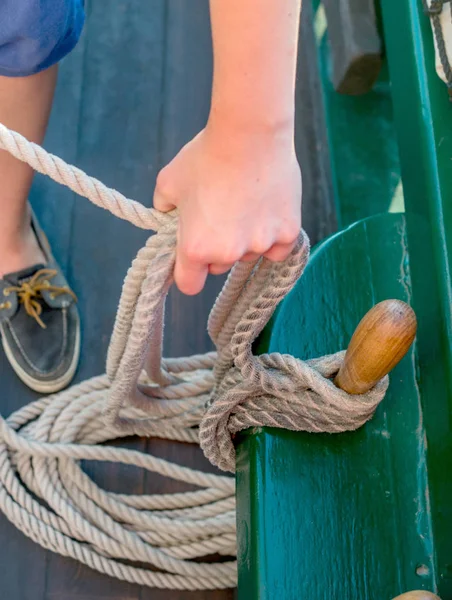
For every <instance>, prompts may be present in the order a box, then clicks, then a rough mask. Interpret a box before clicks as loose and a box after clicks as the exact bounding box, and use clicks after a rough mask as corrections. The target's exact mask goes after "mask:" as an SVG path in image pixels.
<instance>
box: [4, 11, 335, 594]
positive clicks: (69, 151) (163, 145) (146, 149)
mask: <svg viewBox="0 0 452 600" xmlns="http://www.w3.org/2000/svg"><path fill="white" fill-rule="evenodd" d="M87 13H88V18H87V25H86V28H85V32H84V36H83V39H82V41H81V42H80V44H79V46H78V47H77V49H76V50H75V51H74V52H73V54H72V55H71V56H70V57H68V58H67V59H66V60H65V62H64V63H63V64H62V65H61V70H60V80H59V86H58V91H57V98H56V102H55V107H54V111H53V115H52V120H51V125H50V129H49V133H48V137H47V140H46V147H47V148H48V149H49V150H50V151H52V152H54V153H56V154H58V155H60V156H62V157H63V158H64V159H65V160H67V161H69V162H71V163H75V164H77V165H78V166H80V167H81V168H82V169H84V170H86V171H87V172H88V173H90V174H91V175H94V176H96V177H97V178H98V179H101V180H102V181H104V182H105V183H106V184H108V185H110V186H113V187H115V188H117V189H119V190H121V191H122V192H123V193H124V194H126V195H127V196H129V197H131V198H134V199H136V200H139V201H140V202H142V203H144V204H146V205H148V206H149V205H150V204H151V202H152V193H153V188H154V184H155V178H156V175H157V172H158V170H159V168H160V167H162V166H163V165H164V163H165V162H167V161H168V160H169V159H170V158H171V157H172V156H174V154H175V153H176V152H177V151H178V150H179V149H180V147H181V146H182V145H183V144H184V143H185V142H187V141H188V140H189V139H190V138H191V137H192V136H193V135H194V134H195V133H197V132H198V131H199V130H200V128H201V127H202V126H203V125H204V123H205V120H206V117H207V114H208V109H209V98H210V84H211V72H212V56H211V41H210V30H209V16H208V2H207V0H189V1H187V0H147V1H138V0H102V1H101V2H99V1H97V0H91V1H90V2H88V5H87ZM303 20H304V23H303V26H302V29H303V32H302V38H303V52H302V57H301V61H300V66H299V73H300V77H299V89H298V116H297V118H298V134H297V145H298V151H299V154H300V158H301V161H302V165H303V168H304V198H305V200H304V213H305V217H304V224H305V227H306V228H307V230H308V233H309V234H310V236H311V239H312V240H314V241H315V240H316V239H318V238H319V237H320V236H322V237H323V236H324V235H325V234H326V233H328V232H330V231H331V230H332V228H334V214H333V213H334V211H333V209H332V206H331V194H330V184H329V175H328V156H327V153H326V141H325V140H326V136H325V133H324V124H323V121H322V118H321V114H322V102H321V98H320V92H319V90H320V86H319V81H318V76H317V73H316V68H315V62H316V61H315V50H314V43H313V34H312V30H311V27H310V25H309V23H310V15H309V6H308V3H306V11H305V14H304V19H303ZM32 202H33V205H34V207H35V209H36V211H37V213H38V216H39V217H40V219H41V222H42V224H43V226H44V229H45V230H46V232H47V233H48V236H49V238H50V241H51V243H52V245H53V248H54V252H55V254H56V256H57V258H58V260H59V261H60V263H61V265H62V266H63V268H64V270H65V273H66V274H67V276H68V279H69V281H70V282H71V284H72V286H73V288H74V290H75V292H76V293H77V296H78V298H79V308H80V312H81V315H82V320H83V342H82V359H81V363H80V368H79V370H78V373H77V381H80V380H83V379H86V378H88V377H91V376H93V375H97V374H100V373H102V372H103V371H104V362H105V356H106V351H107V347H108V342H109V337H110V332H111V329H112V325H113V319H114V315H115V311H116V306H117V302H118V298H119V293H120V289H121V284H122V280H123V277H124V275H125V273H126V270H127V268H128V266H129V264H130V261H131V259H132V258H133V256H134V255H135V253H136V251H137V250H138V248H139V247H140V246H141V245H143V244H144V242H145V239H146V232H143V231H141V230H137V229H135V228H133V227H132V226H131V225H129V224H127V223H125V222H122V221H119V220H118V219H116V218H114V217H113V216H111V215H109V214H108V213H107V212H105V211H102V210H100V209H98V208H95V207H94V206H92V205H91V204H90V203H89V202H88V201H86V200H84V199H80V198H78V197H76V196H75V195H74V194H73V193H71V192H69V191H68V190H65V189H63V188H61V187H60V186H58V185H56V184H53V183H52V182H49V181H48V180H46V179H44V178H42V177H37V178H36V180H35V185H34V189H33V194H32ZM221 284H222V279H221V278H218V277H217V278H211V279H210V280H209V281H208V284H207V286H206V289H205V291H204V292H203V293H202V294H201V295H200V296H198V297H196V298H187V297H183V296H182V295H181V294H179V293H178V292H177V291H175V290H173V291H172V292H171V294H170V299H169V302H168V309H167V322H168V326H167V329H166V340H165V354H166V355H168V356H178V355H179V356H180V355H186V354H191V353H193V352H201V351H205V350H207V349H208V348H210V343H209V340H208V337H207V333H206V327H205V325H206V319H207V315H208V312H209V310H210V307H211V305H212V303H213V300H214V298H215V296H216V294H217V293H218V291H219V289H220V287H221ZM0 381H1V383H2V392H3V393H2V398H1V406H0V410H1V412H2V414H3V415H7V414H9V413H10V412H12V411H13V410H14V409H16V408H18V407H20V406H22V405H24V404H26V403H28V402H30V401H31V400H33V399H34V397H35V396H34V394H33V393H32V392H30V391H29V390H28V389H26V388H25V387H24V386H23V385H22V384H21V383H20V382H19V381H18V380H17V379H16V377H15V376H14V375H13V374H12V372H11V370H10V369H9V366H8V364H7V363H6V360H5V358H4V356H3V354H0ZM133 443H134V445H135V447H137V448H139V449H141V450H143V451H145V450H146V449H148V450H149V451H152V452H158V453H159V454H160V455H161V456H166V457H169V456H171V457H176V459H177V458H180V460H181V461H183V462H184V464H187V465H198V464H199V463H200V462H201V463H202V464H206V461H205V460H204V459H203V457H202V456H201V453H200V451H199V450H198V449H197V448H193V447H190V446H186V445H180V444H179V445H177V444H176V445H174V444H173V445H171V444H166V443H164V442H162V441H156V440H148V441H146V440H142V441H140V440H135V441H134V442H133ZM208 468H209V465H206V469H208ZM87 470H88V471H89V473H90V474H91V475H93V476H94V477H95V478H96V480H97V481H99V482H100V483H101V484H102V485H104V486H105V487H107V488H108V489H112V490H118V491H119V490H121V491H129V492H131V493H141V492H151V491H152V492H156V491H160V492H168V491H173V490H176V489H177V488H176V486H175V485H174V486H171V485H170V484H168V483H167V482H165V483H164V482H163V481H162V480H161V479H158V478H151V477H149V476H148V477H146V476H145V475H144V474H142V473H137V472H136V471H135V470H133V469H132V470H128V469H126V468H124V467H121V468H118V467H116V466H114V465H100V464H97V465H92V464H90V465H87ZM0 539H1V543H2V548H1V555H0V556H1V560H0V597H1V598H8V599H9V600H100V599H102V600H148V599H149V600H150V599H151V598H152V600H158V599H162V600H163V599H166V598H172V599H174V600H176V599H181V600H182V599H184V600H188V599H189V598H193V599H194V598H196V599H197V600H203V599H205V600H207V599H209V600H214V599H216V600H220V599H224V600H226V599H227V598H233V597H234V592H233V591H227V592H205V593H202V592H199V593H198V592H195V593H182V592H167V591H159V590H150V589H145V588H139V587H138V586H133V585H129V584H126V583H122V582H118V581H116V580H113V579H110V578H108V577H105V576H102V575H100V574H98V573H96V572H93V571H91V570H90V569H88V568H86V567H84V566H82V565H80V564H78V563H76V562H75V561H72V560H69V559H64V558H62V557H60V556H56V555H54V554H51V553H49V552H46V551H44V550H43V549H42V548H40V547H39V546H37V545H35V544H34V543H33V542H31V541H30V540H28V539H27V538H25V537H24V536H23V535H22V534H21V533H20V532H18V531H17V530H16V529H15V528H14V527H13V526H12V525H10V524H9V522H8V521H7V520H6V519H5V518H4V517H2V516H1V515H0Z"/></svg>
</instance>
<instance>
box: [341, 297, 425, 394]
mask: <svg viewBox="0 0 452 600" xmlns="http://www.w3.org/2000/svg"><path fill="white" fill-rule="evenodd" d="M416 327H417V323H416V315H415V314H414V311H413V309H412V308H411V307H410V306H408V304H406V303H405V302H402V301H401V300H384V301H383V302H380V303H378V304H376V305H375V306H374V307H373V308H371V310H369V312H368V313H367V314H366V315H365V316H364V317H363V319H362V320H361V322H360V323H359V325H358V327H357V328H356V329H355V333H354V334H353V337H352V339H351V341H350V344H349V346H348V349H347V352H346V354H345V359H344V362H343V364H342V366H341V368H340V370H339V373H338V374H337V375H336V377H335V379H334V383H335V385H337V386H338V387H340V388H341V389H343V390H344V391H346V392H347V393H349V394H364V393H365V392H367V391H369V390H370V389H371V388H372V387H373V386H374V385H375V384H376V383H377V382H378V381H379V380H380V379H381V378H382V377H384V376H385V375H387V374H388V373H389V371H391V370H392V369H393V368H394V367H395V366H396V365H397V363H399V362H400V361H401V360H402V358H403V357H404V356H405V354H406V353H407V352H408V350H409V348H410V346H411V344H412V343H413V340H414V338H415V336H416Z"/></svg>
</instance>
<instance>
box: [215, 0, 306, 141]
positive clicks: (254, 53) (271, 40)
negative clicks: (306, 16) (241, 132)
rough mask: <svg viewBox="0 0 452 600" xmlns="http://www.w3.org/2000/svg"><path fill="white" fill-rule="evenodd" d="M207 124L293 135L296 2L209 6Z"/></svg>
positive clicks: (238, 1)
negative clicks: (210, 78)
mask: <svg viewBox="0 0 452 600" xmlns="http://www.w3.org/2000/svg"><path fill="white" fill-rule="evenodd" d="M210 10H211V20H212V34H213V47H214V82H213V91H212V108H211V115H210V121H211V122H214V123H218V122H221V123H227V124H231V125H237V126H238V127H240V128H245V129H246V128H251V129H259V128H262V129H279V128H286V129H287V130H288V131H290V130H291V129H293V122H294V92H295V71H296V61H297V41H298V24H299V16H300V10H301V0H210Z"/></svg>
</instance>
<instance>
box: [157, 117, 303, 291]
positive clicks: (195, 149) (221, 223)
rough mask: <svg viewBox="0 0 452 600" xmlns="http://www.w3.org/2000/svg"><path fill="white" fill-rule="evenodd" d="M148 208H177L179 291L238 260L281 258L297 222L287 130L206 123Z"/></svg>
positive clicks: (198, 286) (297, 194) (296, 186)
mask: <svg viewBox="0 0 452 600" xmlns="http://www.w3.org/2000/svg"><path fill="white" fill-rule="evenodd" d="M154 206H155V208H157V209H158V210H160V211H163V212H167V211H169V210H172V209H173V208H175V207H177V208H178V210H179V229H178V239H177V253H176V266H175V281H176V284H177V286H178V288H179V289H180V290H181V292H183V293H185V294H189V295H192V294H197V293H198V292H200V291H201V290H202V288H203V287H204V283H205V280H206V277H207V274H208V273H209V272H210V273H212V274H220V273H225V272H226V271H228V270H229V269H230V268H231V267H232V265H233V264H234V263H235V262H236V261H238V260H256V259H257V258H259V257H260V256H262V255H263V256H265V257H267V258H268V259H270V260H272V261H282V260H284V259H285V258H286V257H287V256H288V254H289V253H290V252H291V250H292V248H293V246H294V244H295V241H296V239H297V236H298V233H299V231H300V226H301V174H300V168H299V165H298V162H297V159H296V156H295V150H294V146H293V132H292V131H290V130H289V131H280V130H276V131H275V130H273V131H268V132H258V133H257V132H249V131H248V132H246V133H245V132H242V131H241V132H234V131H232V130H231V129H227V128H225V129H224V130H223V131H221V129H220V128H216V127H215V126H211V125H207V127H206V128H205V129H204V130H203V131H201V133H199V134H198V135H197V136H196V137H195V138H194V139H193V140H192V141H191V142H189V143H188V144H187V145H186V146H185V147H184V148H182V150H181V151H180V152H179V154H178V155H177V156H176V157H175V158H174V159H173V161H172V162H171V163H170V164H169V165H168V166H167V167H165V168H164V169H163V170H162V171H161V172H160V174H159V176H158V178H157V185H156V190H155V195H154Z"/></svg>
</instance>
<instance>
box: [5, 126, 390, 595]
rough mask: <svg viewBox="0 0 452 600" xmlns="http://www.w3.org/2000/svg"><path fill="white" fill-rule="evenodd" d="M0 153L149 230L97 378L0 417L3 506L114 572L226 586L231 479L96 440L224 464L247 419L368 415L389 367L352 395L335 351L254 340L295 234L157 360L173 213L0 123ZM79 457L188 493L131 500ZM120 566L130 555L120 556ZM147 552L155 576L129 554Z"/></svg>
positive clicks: (291, 277) (188, 585)
mask: <svg viewBox="0 0 452 600" xmlns="http://www.w3.org/2000/svg"><path fill="white" fill-rule="evenodd" d="M0 148H2V149H4V150H7V151H8V152H10V153H11V154H12V155H13V156H15V157H16V158H18V159H19V160H22V161H24V162H26V163H28V164H29V165H30V166H32V167H33V168H34V169H35V170H37V171H39V172H41V173H44V174H47V175H49V176H50V177H51V178H52V179H54V180H55V181H58V182H59V183H62V184H63V185H66V186H68V187H70V188H71V189H72V190H73V191H74V192H76V193H78V194H80V195H83V196H85V197H87V198H88V199H89V200H91V201H92V202H93V203H94V204H96V205H97V206H100V207H102V208H105V209H107V210H109V211H110V212H112V213H113V214H115V215H116V216H118V217H120V218H123V219H126V220H128V221H130V222H131V223H133V224H135V225H137V226H138V227H143V228H146V229H153V230H154V231H156V232H157V234H156V235H154V236H152V237H150V238H149V239H148V241H147V243H146V245H145V247H144V248H142V249H141V250H140V251H139V252H138V254H137V257H136V258H135V260H134V261H133V263H132V265H131V267H130V269H129V271H128V273H127V276H126V278H125V281H124V285H123V290H122V294H121V299H120V302H119V307H118V312H117V315H116V321H115V325H114V330H113V334H112V338H111V342H110V346H109V350H108V357H107V369H106V371H107V373H106V375H102V376H100V377H95V378H93V379H90V380H88V381H85V382H82V383H80V384H79V385H76V386H73V387H71V388H70V389H68V390H66V391H64V392H62V393H59V394H56V395H54V396H49V397H45V398H42V399H40V400H38V401H36V402H33V403H31V404H29V405H28V406H25V407H23V408H21V409H19V410H18V411H16V412H15V413H13V414H12V415H11V416H10V417H9V418H7V419H3V418H2V417H0V509H1V510H2V512H4V514H5V515H6V516H7V518H8V519H9V520H10V521H11V522H12V523H13V524H14V525H16V527H18V528H19V529H20V530H21V531H23V532H24V533H25V534H26V535H27V536H29V537H30V538H31V539H33V540H34V541H35V542H37V543H38V544H40V545H41V546H43V547H45V548H47V549H49V550H52V551H53V552H58V553H60V554H62V555H64V556H70V557H72V558H75V559H77V560H79V561H81V562H83V563H84V564H87V565H88V566H90V567H91V568H93V569H96V570H98V571H100V572H102V573H106V574H108V575H111V576H113V577H117V578H119V579H123V580H126V581H130V582H133V583H137V584H139V585H147V586H150V587H158V588H170V589H187V590H202V589H219V588H229V587H234V586H235V585H236V577H237V574H236V562H235V561H232V560H225V561H224V562H222V561H221V562H216V563H208V562H193V560H192V559H194V558H202V557H206V556H208V555H211V554H220V555H222V556H224V557H233V556H235V554H236V548H235V499H234V480H233V479H232V478H231V477H229V476H225V475H217V474H208V473H205V472H203V471H200V470H194V469H190V468H187V467H183V466H180V465H177V464H175V463H172V462H169V461H166V460H163V459H160V458H157V457H154V456H151V455H148V454H144V453H141V452H137V451H133V450H128V449H124V448H117V447H113V446H109V445H102V446H101V445H99V444H104V443H105V442H107V441H111V440H113V439H116V438H121V437H125V436H127V435H130V434H135V435H141V436H148V437H151V436H153V437H161V438H165V439H169V440H175V441H183V442H189V443H198V442H199V443H200V445H201V447H202V449H203V451H204V453H205V455H206V456H207V458H209V460H210V461H211V462H212V463H213V464H215V465H217V466H218V467H220V468H221V469H223V470H228V471H234V469H235V450H234V445H233V442H232V437H233V436H234V434H235V433H236V432H238V431H240V430H242V429H244V428H247V427H250V426H256V425H259V426H260V425H262V426H274V427H284V428H288V429H293V430H306V431H319V432H320V431H323V432H332V433H333V432H340V431H347V430H352V429H356V428H358V427H360V426H361V425H363V424H364V423H365V422H366V421H367V420H368V419H370V418H371V416H372V415H373V413H374V411H375V409H376V407H377V405H378V403H379V402H380V401H381V399H382V398H383V396H384V394H385V391H386V388H387V385H388V378H387V377H386V378H384V379H383V380H382V381H380V382H379V383H378V384H377V386H376V387H375V388H373V389H372V390H371V391H370V392H369V393H367V394H363V395H361V396H350V395H348V394H346V393H345V392H344V391H342V390H340V389H338V388H336V387H335V386H334V385H333V383H332V382H331V380H330V378H331V377H332V376H333V375H334V374H335V373H336V372H337V371H338V369H339V367H340V365H341V362H342V360H343V353H338V354H336V355H333V356H328V357H323V358H321V359H315V360H312V361H306V362H303V361H300V360H297V359H295V358H293V357H291V356H287V355H281V354H278V353H273V354H268V355H262V356H259V357H256V356H253V354H252V351H251V347H252V343H253V341H254V339H255V338H256V337H257V336H258V335H259V333H260V332H261V331H262V329H263V328H264V326H265V325H266V323H267V322H268V320H269V318H270V317H271V315H272V314H273V312H274V310H275V308H276V306H277V305H278V303H279V302H280V301H281V300H282V299H283V298H284V296H285V295H286V294H287V293H288V292H289V291H290V290H291V289H292V288H293V286H294V285H295V283H296V281H297V280H298V278H299V277H300V275H301V274H302V272H303V269H304V267H305V265H306V262H307V260H308V254H309V242H308V239H307V236H306V234H305V233H304V232H301V233H300V237H299V240H298V244H297V245H296V247H295V248H294V250H293V252H292V253H291V255H290V256H289V258H288V259H287V260H286V261H285V262H284V263H282V264H279V265H277V264H273V263H271V262H270V261H268V260H266V259H260V260H259V261H256V262H255V263H238V264H237V265H236V266H235V267H234V268H233V269H232V271H231V273H230V275H229V277H228V280H227V282H226V284H225V287H224V288H223V291H222V292H221V294H220V296H219V297H218V299H217V301H216V303H215V305H214V307H213V309H212V312H211V314H210V317H209V324H208V329H209V334H210V336H211V338H212V340H213V342H214V343H215V346H216V348H217V352H211V353H207V354H203V355H195V356H191V357H187V358H177V359H164V358H162V355H161V348H162V336H163V321H164V305H165V298H166V294H167V293H168V290H169V288H170V286H171V283H172V272H173V267H174V259H175V244H176V227H177V213H176V212H175V211H174V212H173V213H169V214H162V213H158V212H157V211H155V210H153V209H148V208H145V207H144V206H142V205H141V204H139V203H137V202H134V201H133V200H129V199H127V198H126V197H125V196H123V195H122V194H120V193H119V192H117V191H115V190H112V189H109V188H107V187H106V186H105V185H104V184H102V183H101V182H99V181H98V180H96V179H94V178H91V177H89V176H87V175H86V174H85V173H83V172H82V171H80V170H79V169H77V168H75V167H72V166H70V165H67V164H66V163H65V162H64V161H62V160H61V159H59V158H58V157H55V156H52V155H51V154H48V153H47V152H46V151H45V150H44V149H43V148H41V147H40V146H37V145H36V144H32V143H30V142H28V141H27V140H26V139H25V138H23V137H22V136H20V135H19V134H17V133H15V132H13V131H10V130H9V129H7V128H6V127H4V126H3V125H1V124H0ZM80 460H95V461H113V462H120V463H123V464H133V465H135V466H138V467H140V468H142V469H145V470H147V471H150V472H153V473H158V474H160V475H164V476H166V477H169V478H172V479H175V480H179V481H182V482H185V483H187V484H191V485H195V486H196V487H197V488H198V489H197V490H196V491H190V492H182V493H177V494H160V495H159V494H152V495H143V496H134V495H127V494H115V493H112V492H108V491H105V490H103V489H101V488H100V487H99V486H97V485H96V484H95V483H94V482H93V481H92V480H91V479H90V478H89V477H88V476H87V475H86V474H85V473H84V471H83V470H82V468H81V467H80V464H79V461H80ZM125 561H127V563H126V562H125ZM130 561H134V562H140V563H146V564H149V565H152V567H154V568H156V569H158V571H154V570H149V569H145V568H143V567H141V566H135V565H133V564H130Z"/></svg>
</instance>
